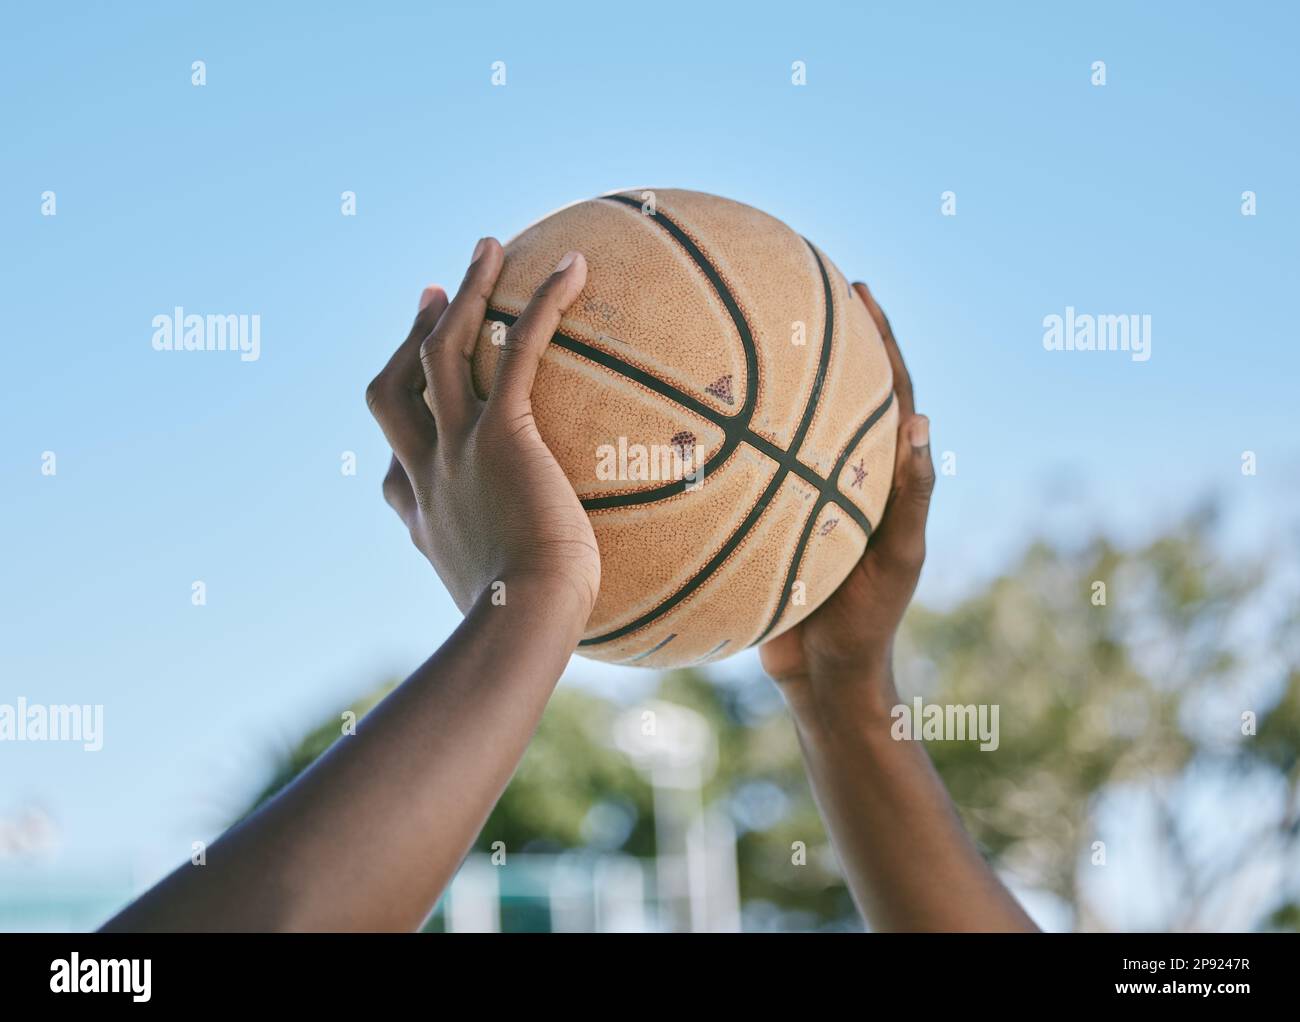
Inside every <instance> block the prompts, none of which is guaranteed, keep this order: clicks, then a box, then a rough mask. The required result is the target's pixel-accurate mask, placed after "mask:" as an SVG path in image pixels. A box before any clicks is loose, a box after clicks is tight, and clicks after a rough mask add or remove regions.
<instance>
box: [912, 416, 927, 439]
mask: <svg viewBox="0 0 1300 1022" xmlns="http://www.w3.org/2000/svg"><path fill="white" fill-rule="evenodd" d="M929 444H930V420H929V419H927V418H926V417H925V416H924V415H918V416H917V417H916V420H915V421H914V422H913V423H912V446H913V447H928V446H929Z"/></svg>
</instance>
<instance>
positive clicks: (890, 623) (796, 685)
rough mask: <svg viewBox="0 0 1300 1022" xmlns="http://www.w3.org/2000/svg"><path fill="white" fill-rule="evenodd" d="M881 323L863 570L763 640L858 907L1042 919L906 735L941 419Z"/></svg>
mask: <svg viewBox="0 0 1300 1022" xmlns="http://www.w3.org/2000/svg"><path fill="white" fill-rule="evenodd" d="M854 290H855V291H856V293H857V295H858V297H859V298H861V299H862V301H863V302H864V303H866V306H867V308H868V310H870V312H871V316H872V319H873V320H874V321H875V323H876V327H877V329H879V331H880V334H881V337H882V338H883V340H884V342H885V347H886V349H887V350H888V352H889V360H890V365H891V366H892V368H893V372H894V392H895V395H896V397H897V400H898V406H899V423H898V449H897V450H898V453H897V457H896V459H895V464H894V480H893V487H892V490H891V493H890V497H889V503H888V506H887V508H886V511H885V514H884V516H883V517H882V520H881V522H880V525H879V527H878V528H877V530H876V532H875V533H874V534H873V536H872V537H871V541H870V542H869V543H868V545H867V550H866V552H865V553H864V554H863V556H862V559H861V561H860V562H859V563H858V564H857V566H856V567H855V568H854V570H853V572H852V573H851V574H850V575H849V577H848V578H847V579H846V580H845V581H844V583H843V584H842V585H841V586H840V588H839V589H838V590H836V592H835V593H834V594H833V595H832V596H831V598H830V599H829V600H827V601H826V602H825V603H824V604H822V606H820V607H818V608H817V610H816V611H814V612H813V613H812V614H809V615H808V617H806V618H805V619H804V620H803V621H801V622H800V623H799V624H798V625H796V626H795V627H794V628H792V629H790V630H789V631H787V632H784V633H783V634H781V635H779V636H777V637H776V638H775V639H773V640H771V641H770V642H768V643H766V644H765V645H763V646H762V647H761V649H760V653H761V656H762V661H763V668H764V670H766V671H767V673H768V674H769V675H770V676H771V677H772V678H773V679H775V680H776V681H777V683H778V684H779V685H780V687H781V690H782V692H783V693H784V695H785V698H786V702H787V704H788V705H789V707H790V711H791V713H792V715H793V717H794V723H795V728H796V730H797V732H798V735H799V744H800V747H801V748H802V750H803V757H804V765H805V768H806V770H807V772H808V777H809V780H810V781H811V783H812V787H813V793H814V795H815V796H816V798H817V803H818V806H819V808H820V809H821V813H822V817H823V818H824V820H825V821H826V826H827V829H828V830H829V831H830V836H831V841H832V843H833V844H834V846H835V850H836V852H837V854H838V856H839V859H840V864H841V866H842V868H843V869H844V873H845V876H846V879H847V881H848V885H849V889H850V891H852V893H853V897H854V900H855V901H856V902H857V904H858V908H859V909H860V910H861V912H862V914H863V915H864V916H865V917H866V919H867V920H868V922H869V923H870V924H871V926H872V927H873V928H874V929H876V930H943V931H959V930H976V931H990V930H1034V929H1036V927H1035V926H1034V924H1033V922H1032V921H1031V920H1030V918H1029V917H1028V916H1027V915H1026V914H1025V911H1024V910H1023V909H1022V908H1021V907H1020V905H1019V904H1018V903H1017V902H1016V900H1015V898H1013V897H1012V895H1011V893H1010V892H1009V891H1008V890H1007V889H1006V887H1005V886H1004V885H1003V884H1002V882H1001V881H1000V880H999V879H998V877H997V875H996V874H995V873H994V872H993V870H992V869H990V868H989V866H988V864H987V863H986V862H985V861H984V859H983V858H982V857H981V856H980V854H979V851H978V850H977V849H976V847H975V845H974V842H972V841H971V839H970V836H969V835H968V834H967V833H966V831H965V829H964V828H963V827H962V824H961V820H960V819H959V818H958V816H957V812H956V810H955V809H954V808H953V805H952V801H951V799H950V798H949V797H948V792H947V790H946V789H945V788H944V786H943V782H942V781H941V780H940V779H939V775H938V774H937V773H935V770H934V766H933V765H932V764H931V762H930V758H929V756H928V755H927V754H926V752H925V750H924V748H923V747H922V744H921V743H920V742H914V741H895V740H894V739H893V738H892V737H891V735H890V726H891V724H892V723H893V721H892V719H891V717H890V711H891V709H892V708H893V707H894V706H895V705H897V704H898V703H899V702H900V700H899V697H898V692H897V691H896V689H895V686H894V672H893V647H894V633H895V632H896V631H897V629H898V625H899V622H900V621H902V618H903V612H904V611H905V610H906V609H907V605H908V603H909V602H910V601H911V599H912V594H913V592H914V591H915V590H916V583H917V579H918V578H919V577H920V574H921V565H922V563H923V562H924V560H925V521H926V517H927V515H928V513H929V508H930V494H931V492H932V491H933V489H934V465H933V463H932V461H931V458H930V424H929V421H928V420H927V419H926V418H925V417H924V416H922V415H917V414H916V407H915V401H914V399H913V396H912V381H911V378H910V377H909V376H908V372H907V367H906V366H905V365H904V364H903V357H902V354H901V353H900V352H899V349H898V344H897V343H896V342H895V340H894V334H893V331H892V330H891V329H890V326H889V321H888V320H887V319H886V318H885V314H884V313H883V312H882V311H881V309H880V307H879V306H878V305H877V304H876V301H875V299H874V298H873V297H872V296H871V292H870V291H868V290H867V287H866V285H865V284H855V285H854Z"/></svg>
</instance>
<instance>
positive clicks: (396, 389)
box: [366, 238, 600, 630]
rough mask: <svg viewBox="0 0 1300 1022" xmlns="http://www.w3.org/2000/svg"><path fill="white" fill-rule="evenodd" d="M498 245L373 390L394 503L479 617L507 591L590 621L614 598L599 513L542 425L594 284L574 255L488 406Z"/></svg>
mask: <svg viewBox="0 0 1300 1022" xmlns="http://www.w3.org/2000/svg"><path fill="white" fill-rule="evenodd" d="M503 260H504V253H503V251H502V249H501V245H500V244H499V243H498V242H497V241H496V240H495V239H492V238H484V239H483V240H482V241H480V242H479V244H478V246H477V247H476V248H475V250H474V256H473V260H472V262H471V263H470V266H469V269H468V271H466V274H465V279H464V281H463V282H462V283H461V286H460V290H459V291H458V292H457V293H456V297H455V298H454V299H452V300H451V302H450V303H448V301H447V296H446V293H445V292H444V291H443V290H442V289H441V288H439V287H430V288H426V289H425V291H424V294H423V296H422V297H421V300H420V312H419V315H418V316H417V317H416V320H415V325H414V327H412V329H411V333H410V335H409V336H408V337H407V338H406V340H405V341H404V342H403V343H402V345H401V347H399V348H398V349H397V352H396V354H394V355H393V357H392V359H391V360H390V361H389V363H388V365H387V366H386V367H385V368H384V370H383V371H382V372H381V373H380V374H379V375H378V376H377V377H376V378H375V379H374V381H373V382H372V383H371V384H370V386H369V388H368V389H367V391H366V402H367V404H368V405H369V406H370V410H371V411H372V412H373V413H374V416H375V418H376V419H377V420H378V422H379V425H380V426H381V427H382V428H383V431H384V435H385V437H387V439H388V443H389V445H390V446H391V447H392V449H393V453H394V457H393V461H392V464H391V466H390V468H389V471H388V475H387V477H386V478H385V479H384V497H385V499H387V501H388V503H389V504H390V505H392V507H393V509H394V510H395V511H396V512H397V513H398V515H399V516H400V517H401V519H402V521H403V522H404V523H405V525H406V527H407V528H408V529H409V530H410V533H411V539H412V541H414V543H415V545H416V547H418V548H419V550H420V552H421V553H423V554H424V555H425V556H426V557H427V558H428V559H429V561H430V562H431V563H432V564H433V566H434V568H435V570H436V571H437V572H438V576H439V577H440V578H441V579H442V581H443V584H444V585H446V587H447V589H448V591H449V592H450V593H451V596H452V598H453V599H454V600H455V601H456V605H457V606H458V607H459V608H460V609H461V611H462V612H467V611H468V610H469V609H470V607H471V606H473V605H474V603H475V601H476V600H478V598H479V597H480V596H481V595H482V594H483V593H484V592H485V591H486V590H488V589H489V588H490V587H491V586H492V585H493V583H496V582H503V583H505V584H506V599H507V601H508V600H509V598H510V594H511V587H512V586H514V585H518V586H522V587H524V588H525V590H526V591H529V592H530V594H540V596H541V598H543V599H546V600H548V601H549V600H556V601H558V602H557V603H556V606H555V608H554V609H555V611H556V612H560V611H566V612H571V613H572V615H573V616H574V619H575V620H577V622H578V628H579V630H580V629H581V626H582V625H585V624H586V621H587V618H588V616H589V615H590V613H591V608H592V606H593V605H594V604H595V601H596V593H597V591H598V589H599V587H600V554H599V551H598V550H597V547H596V537H595V534H594V533H593V532H592V528H591V523H590V521H589V520H588V518H587V513H586V512H585V511H584V510H583V508H582V504H581V503H580V502H579V500H578V496H577V494H576V493H575V492H574V489H573V486H572V485H571V484H570V483H569V480H568V479H567V478H566V476H565V475H564V472H563V470H562V469H561V468H560V466H559V464H558V463H557V462H556V460H555V458H554V456H553V455H552V454H551V452H550V449H549V448H548V447H547V446H546V444H545V443H544V442H543V440H542V437H541V435H540V434H539V433H538V430H537V423H536V421H535V420H534V418H533V410H532V403H531V400H530V393H531V391H532V386H533V379H534V377H535V376H536V373H537V366H538V364H539V363H540V361H541V359H542V355H543V354H544V353H545V351H546V347H547V345H548V344H549V343H550V340H551V337H552V336H553V335H554V333H555V331H556V329H557V328H558V327H559V324H560V318H561V316H562V315H563V313H564V311H565V309H567V308H568V307H569V305H570V304H571V303H572V302H573V301H574V299H575V298H577V296H578V293H579V292H580V291H581V290H582V288H583V285H584V284H585V283H586V279H587V264H586V260H584V259H583V257H582V256H581V255H580V254H578V253H576V252H571V253H569V254H568V255H566V256H565V257H564V258H563V259H562V260H561V261H560V264H559V265H558V266H557V267H556V269H555V271H554V272H553V273H552V274H551V276H550V277H548V278H547V279H546V281H545V282H544V283H543V284H542V285H541V287H540V288H538V290H537V292H536V294H535V295H534V296H533V298H532V300H531V301H530V302H529V303H528V306H527V307H526V308H525V309H524V311H523V313H522V314H521V315H520V316H519V318H518V320H517V321H516V322H515V323H514V325H513V326H511V327H510V329H509V330H508V331H507V333H506V337H505V344H504V347H503V349H502V352H501V358H500V360H499V362H498V365H497V370H496V376H495V379H494V381H493V383H492V388H491V391H490V393H489V395H488V397H487V399H486V400H484V399H481V398H479V397H478V395H477V394H476V393H475V390H474V385H473V380H472V376H471V371H470V367H471V359H472V357H473V353H474V346H475V344H476V342H477V340H478V336H479V331H480V328H481V327H482V324H483V319H484V314H485V313H486V311H487V302H488V298H489V297H490V296H491V294H492V288H493V286H494V285H495V283H496V279H497V276H498V274H499V273H500V272H501V266H502V262H503Z"/></svg>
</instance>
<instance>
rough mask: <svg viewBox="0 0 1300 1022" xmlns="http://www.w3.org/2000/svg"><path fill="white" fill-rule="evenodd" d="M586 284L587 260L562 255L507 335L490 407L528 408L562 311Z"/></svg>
mask: <svg viewBox="0 0 1300 1022" xmlns="http://www.w3.org/2000/svg"><path fill="white" fill-rule="evenodd" d="M586 283H587V260H586V259H584V258H583V257H582V254H581V253H580V252H567V253H565V255H564V257H563V258H562V259H561V260H560V261H559V263H558V264H557V265H556V267H555V270H554V271H553V272H552V273H551V275H550V276H549V277H547V278H546V280H544V281H543V282H542V286H541V287H539V288H538V289H537V291H536V292H535V293H534V294H533V297H532V298H531V299H530V300H529V302H528V304H527V305H526V306H525V307H524V311H523V312H521V313H520V314H519V318H518V319H517V320H515V323H514V326H512V327H511V328H510V329H509V330H508V331H507V332H506V343H505V346H504V347H503V348H502V351H501V359H500V361H499V362H498V363H497V372H496V379H495V380H494V381H493V383H492V393H491V395H490V396H489V398H488V403H489V405H496V406H498V407H501V408H527V407H528V405H529V395H530V394H531V393H532V390H533V380H534V379H535V378H536V376H537V366H538V364H539V363H540V362H541V361H542V356H543V355H544V354H545V353H546V348H547V345H549V344H550V343H551V338H552V337H554V336H555V331H556V330H557V329H558V328H559V326H560V319H561V318H562V317H563V316H564V311H565V309H567V308H568V307H569V306H570V305H572V304H573V300H574V299H575V298H577V297H578V293H579V292H580V291H581V290H582V288H583V285H585V284H586Z"/></svg>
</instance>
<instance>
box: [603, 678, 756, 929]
mask: <svg viewBox="0 0 1300 1022" xmlns="http://www.w3.org/2000/svg"><path fill="white" fill-rule="evenodd" d="M614 736H615V742H616V744H617V745H618V747H619V748H620V749H621V750H622V751H623V752H624V753H625V754H626V755H627V756H628V757H629V758H630V759H631V760H632V762H633V763H635V764H636V766H637V767H638V768H639V769H640V770H641V771H642V772H643V773H645V775H646V776H647V778H648V779H649V781H650V785H651V788H652V790H653V792H654V813H655V868H656V878H657V887H658V891H657V901H658V903H659V928H660V929H663V930H671V931H685V930H690V931H693V932H707V931H711V930H714V929H723V930H732V929H736V928H738V926H739V910H738V907H737V906H738V904H739V893H738V890H737V881H736V863H735V858H736V852H735V835H734V832H732V831H730V830H729V829H722V828H720V827H719V826H717V825H716V823H709V822H706V813H705V810H704V786H705V784H707V783H708V781H709V779H710V778H711V777H712V776H713V772H714V770H715V769H716V768H717V763H718V742H717V736H716V735H714V733H713V729H712V728H711V727H710V726H709V722H708V721H707V720H705V718H704V717H702V716H700V714H698V713H696V712H695V711H694V710H691V709H688V708H687V707H684V706H678V705H676V704H675V703H666V702H661V701H658V700H654V701H651V702H648V703H645V704H642V705H641V706H637V707H635V708H633V709H631V710H628V711H626V712H625V713H623V714H622V715H621V716H620V717H619V718H618V721H617V722H616V723H615V728H614ZM728 835H730V836H728Z"/></svg>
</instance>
